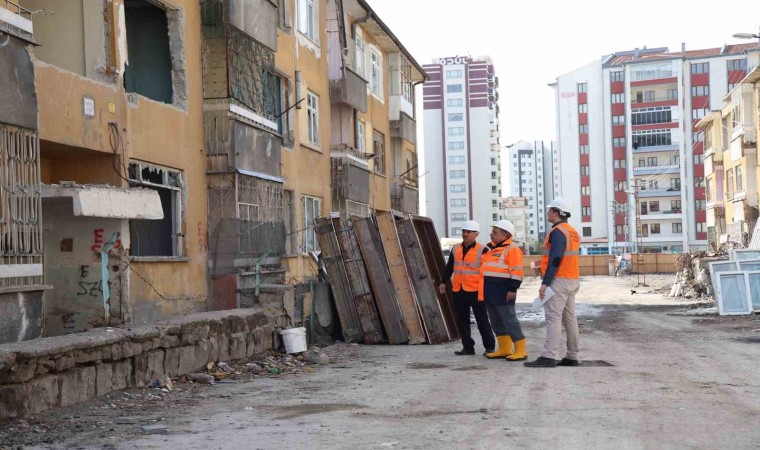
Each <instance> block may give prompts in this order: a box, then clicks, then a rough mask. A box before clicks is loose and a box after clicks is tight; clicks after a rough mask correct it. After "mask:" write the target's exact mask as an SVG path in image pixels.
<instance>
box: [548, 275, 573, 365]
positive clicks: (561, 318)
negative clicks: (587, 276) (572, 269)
mask: <svg viewBox="0 0 760 450" xmlns="http://www.w3.org/2000/svg"><path fill="white" fill-rule="evenodd" d="M550 287H551V288H552V290H553V291H554V295H553V296H552V298H550V299H549V301H547V302H546V303H545V304H544V314H545V316H546V342H545V343H544V351H543V352H541V356H543V357H545V358H551V359H558V358H557V349H558V348H559V344H560V341H561V340H562V326H563V325H564V326H565V334H567V353H566V354H565V358H568V359H574V360H576V361H577V360H578V320H577V319H576V317H575V294H577V293H578V289H579V288H580V283H579V281H578V280H577V279H571V278H555V279H554V281H552V284H551V286H550Z"/></svg>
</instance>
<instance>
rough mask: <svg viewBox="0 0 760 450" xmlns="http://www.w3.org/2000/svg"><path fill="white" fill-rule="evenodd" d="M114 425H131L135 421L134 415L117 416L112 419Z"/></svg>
mask: <svg viewBox="0 0 760 450" xmlns="http://www.w3.org/2000/svg"><path fill="white" fill-rule="evenodd" d="M113 423H115V424H116V425H133V424H136V423H137V418H136V417H117V418H115V419H114V420H113Z"/></svg>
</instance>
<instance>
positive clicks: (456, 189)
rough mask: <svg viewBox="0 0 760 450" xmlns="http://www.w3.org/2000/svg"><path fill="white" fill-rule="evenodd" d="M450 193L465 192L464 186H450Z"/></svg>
mask: <svg viewBox="0 0 760 450" xmlns="http://www.w3.org/2000/svg"><path fill="white" fill-rule="evenodd" d="M449 192H465V185H464V184H450V185H449Z"/></svg>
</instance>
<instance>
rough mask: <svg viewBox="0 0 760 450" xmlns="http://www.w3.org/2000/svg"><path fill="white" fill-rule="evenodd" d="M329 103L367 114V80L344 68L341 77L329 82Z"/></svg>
mask: <svg viewBox="0 0 760 450" xmlns="http://www.w3.org/2000/svg"><path fill="white" fill-rule="evenodd" d="M330 101H331V102H333V103H344V104H346V105H348V106H351V107H352V108H356V109H358V110H359V111H361V112H363V113H366V112H367V80H365V79H364V78H362V77H361V76H359V74H357V73H356V72H354V71H353V70H351V69H350V68H348V67H346V68H345V70H344V71H343V76H342V77H340V78H338V79H337V80H330Z"/></svg>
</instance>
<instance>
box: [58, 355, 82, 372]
mask: <svg viewBox="0 0 760 450" xmlns="http://www.w3.org/2000/svg"><path fill="white" fill-rule="evenodd" d="M76 365H77V364H76V358H74V356H73V355H61V356H59V357H58V358H56V359H55V370H56V372H63V371H65V370H69V369H71V368H73V367H74V366H76Z"/></svg>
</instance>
